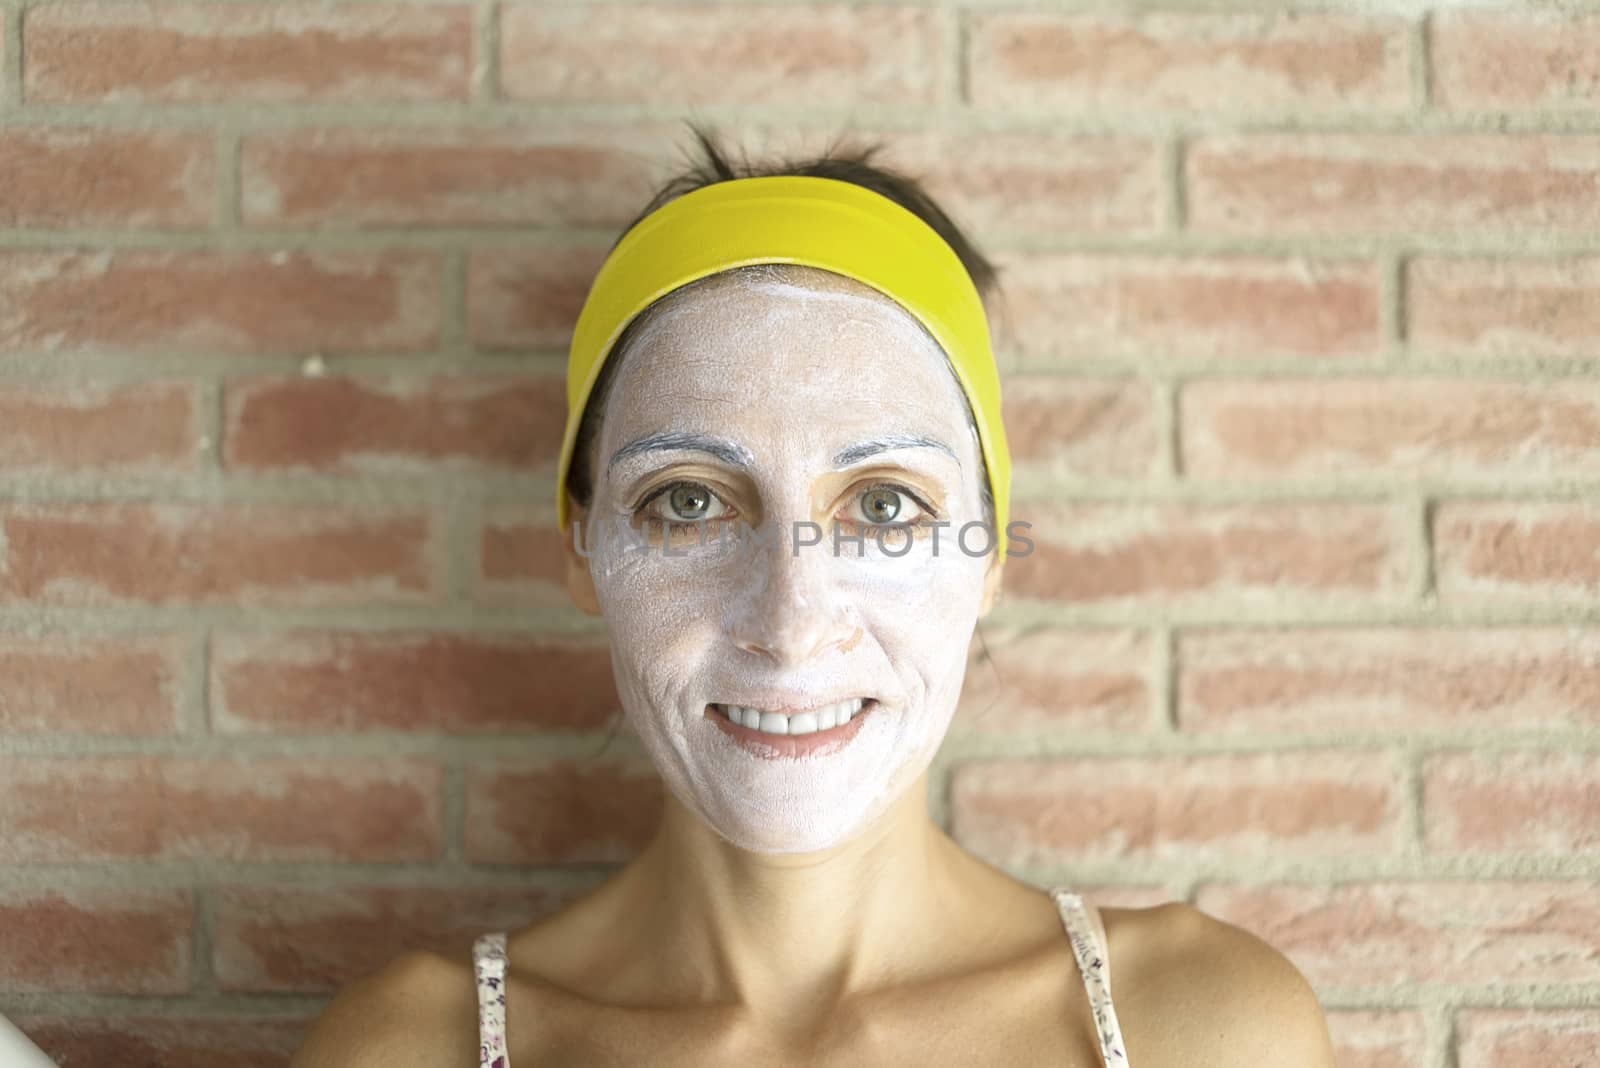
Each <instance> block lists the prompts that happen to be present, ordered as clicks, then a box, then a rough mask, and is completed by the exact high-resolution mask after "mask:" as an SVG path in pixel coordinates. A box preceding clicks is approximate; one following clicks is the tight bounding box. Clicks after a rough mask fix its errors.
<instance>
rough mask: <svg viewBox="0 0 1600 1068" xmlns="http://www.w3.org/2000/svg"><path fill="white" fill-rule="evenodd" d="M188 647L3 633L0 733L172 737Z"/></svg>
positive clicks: (165, 637) (146, 637)
mask: <svg viewBox="0 0 1600 1068" xmlns="http://www.w3.org/2000/svg"><path fill="white" fill-rule="evenodd" d="M187 645H188V639H187V638H186V637H185V636H184V635H182V634H177V633H171V634H148V633H147V634H112V635H104V636H99V635H83V634H68V633H46V634H43V635H41V636H37V637H35V636H33V635H29V634H22V633H7V634H3V635H0V734H57V733H59V734H121V735H161V734H175V733H177V731H178V729H179V728H178V714H179V713H178V705H179V702H180V701H181V700H182V697H181V689H182V685H183V674H184V669H183V662H184V656H185V649H186V647H187Z"/></svg>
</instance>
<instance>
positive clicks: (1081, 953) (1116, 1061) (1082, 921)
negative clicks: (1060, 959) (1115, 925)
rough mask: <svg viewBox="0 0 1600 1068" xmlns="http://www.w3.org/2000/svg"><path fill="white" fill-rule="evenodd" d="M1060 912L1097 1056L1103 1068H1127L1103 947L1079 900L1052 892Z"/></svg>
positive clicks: (1073, 895)
mask: <svg viewBox="0 0 1600 1068" xmlns="http://www.w3.org/2000/svg"><path fill="white" fill-rule="evenodd" d="M1050 896H1051V897H1052V898H1054V899H1055V903H1056V908H1057V909H1058V910H1060V912H1061V922H1062V924H1063V925H1064V926H1065V927H1066V929H1067V937H1068V939H1069V940H1070V941H1071V942H1072V952H1073V955H1074V956H1076V957H1077V958H1078V970H1079V971H1080V972H1082V973H1083V986H1084V989H1085V990H1086V991H1087V992H1088V995H1089V1008H1090V1009H1092V1010H1093V1011H1094V1026H1095V1030H1096V1031H1098V1032H1099V1035H1100V1057H1101V1059H1102V1060H1104V1061H1105V1064H1106V1068H1127V1065H1128V1055H1127V1053H1126V1052H1124V1050H1125V1047H1124V1045H1123V1042H1122V1028H1121V1027H1120V1026H1119V1025H1118V1023H1117V1010H1116V1009H1114V1008H1112V1006H1111V983H1110V978H1109V977H1110V962H1109V961H1108V960H1107V957H1106V951H1105V947H1104V946H1102V945H1101V944H1100V939H1099V938H1098V937H1096V934H1095V929H1094V924H1093V921H1091V920H1090V919H1089V914H1088V911H1087V909H1086V908H1085V907H1084V904H1083V898H1082V897H1080V896H1078V895H1077V894H1076V893H1074V892H1072V891H1071V890H1064V889H1060V888H1057V889H1053V890H1051V891H1050Z"/></svg>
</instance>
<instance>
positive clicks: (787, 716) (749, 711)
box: [706, 697, 878, 738]
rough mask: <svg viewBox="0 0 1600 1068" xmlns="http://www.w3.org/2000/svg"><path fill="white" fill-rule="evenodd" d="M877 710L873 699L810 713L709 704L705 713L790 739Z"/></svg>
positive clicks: (829, 706) (853, 700)
mask: <svg viewBox="0 0 1600 1068" xmlns="http://www.w3.org/2000/svg"><path fill="white" fill-rule="evenodd" d="M877 706H878V702H877V701H876V700H874V699H873V698H871V697H855V698H851V699H849V700H845V701H838V702H835V703H834V704H829V705H817V706H815V707H813V708H807V709H787V708H786V709H782V710H780V711H769V710H765V709H760V708H751V707H749V706H746V705H719V704H710V705H707V706H706V711H707V714H714V715H718V716H721V717H722V718H723V719H725V720H727V721H728V722H730V723H733V724H736V725H738V726H741V727H744V728H746V729H748V730H752V731H756V732H758V733H761V734H770V735H773V736H774V737H779V738H787V737H795V736H799V735H806V734H816V733H820V732H822V731H829V730H834V729H836V728H838V727H842V726H844V725H845V724H847V723H849V722H850V721H852V720H853V719H855V718H856V717H857V716H860V715H863V714H865V713H867V712H870V711H872V709H874V708H876V707H877Z"/></svg>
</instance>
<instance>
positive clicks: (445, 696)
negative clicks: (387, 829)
mask: <svg viewBox="0 0 1600 1068" xmlns="http://www.w3.org/2000/svg"><path fill="white" fill-rule="evenodd" d="M212 643H213V645H212V656H211V698H210V701H211V716H212V725H213V728H214V729H217V730H220V731H224V732H229V733H233V732H272V733H297V732H305V731H313V732H333V731H337V732H339V733H346V732H351V731H365V730H402V731H445V732H450V733H483V732H503V731H518V730H595V729H598V728H601V727H604V726H605V725H606V724H607V723H608V722H609V721H610V719H611V718H612V716H613V714H614V713H615V711H616V709H617V708H618V701H617V695H616V686H615V681H614V679H613V677H612V673H611V654H610V646H609V644H608V643H607V642H606V641H605V640H604V638H603V637H601V638H598V639H596V638H584V637H581V636H562V635H553V634H552V635H504V636H497V635H482V634H444V633H400V632H395V631H387V630H386V631H382V632H377V633H350V632H343V631H297V632H293V633H287V634H284V633H267V634H261V635H256V634H249V633H241V634H231V633H221V634H218V635H216V636H215V637H213V639H212Z"/></svg>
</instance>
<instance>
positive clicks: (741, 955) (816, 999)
mask: <svg viewBox="0 0 1600 1068" xmlns="http://www.w3.org/2000/svg"><path fill="white" fill-rule="evenodd" d="M1005 883H1010V884H1011V887H1010V888H1007V887H1005V886H1004V885H1003V884H1005ZM1016 886H1017V884H1016V883H1015V882H1014V881H1012V880H1010V879H1009V877H1007V876H1004V875H1003V874H1002V873H999V872H997V871H996V870H995V869H993V868H990V867H988V866H987V865H985V864H983V863H982V862H980V861H978V860H976V859H975V858H973V857H972V856H970V855H969V854H967V853H966V852H965V851H964V850H962V849H961V848H960V847H959V846H957V845H956V844H955V843H954V842H953V841H952V840H951V839H950V837H949V836H948V835H947V834H945V832H944V831H943V830H942V829H941V828H939V827H938V825H937V824H935V823H934V822H933V820H932V819H931V818H930V817H929V815H928V811H927V773H926V772H924V773H923V775H922V776H921V777H920V778H919V779H918V780H917V782H916V783H915V784H914V785H913V786H912V787H911V788H910V789H908V790H906V791H905V793H904V795H903V796H902V797H901V799H900V800H899V801H898V802H896V804H895V805H894V806H893V807H892V808H890V809H889V810H888V811H886V812H885V813H884V815H883V816H882V817H881V818H880V819H879V820H878V821H876V822H875V823H874V824H873V825H872V826H870V827H868V828H867V829H866V830H864V831H863V832H862V833H860V834H858V835H857V836H856V837H854V838H852V839H850V840H849V841H846V842H842V843H840V844H838V845H836V846H834V847H832V848H829V849H827V850H823V851H819V852H816V853H806V854H797V855H776V856H773V855H765V854H758V853H750V852H747V851H745V850H742V849H739V848H737V847H735V846H732V845H730V844H729V843H728V842H727V841H726V840H724V839H723V838H721V837H720V836H719V835H717V834H716V833H715V832H714V831H712V830H711V829H710V828H708V827H707V826H706V825H705V824H704V823H703V822H702V821H701V820H700V819H699V818H698V817H696V816H695V815H694V813H692V812H690V811H688V810H687V809H685V808H683V807H682V806H681V805H680V804H679V803H678V802H677V800H676V798H674V797H673V796H672V795H671V793H670V792H668V793H667V795H666V799H665V809H664V812H663V816H662V821H661V825H660V827H659V829H658V831H657V833H656V836H655V838H654V839H653V840H652V841H651V843H650V844H649V846H647V847H646V849H645V850H644V851H643V852H642V853H640V855H639V856H638V857H637V858H635V860H634V861H633V863H631V864H630V865H628V867H627V869H625V871H624V872H623V873H621V875H620V876H619V879H618V886H617V890H618V893H619V895H620V896H621V898H622V899H624V900H629V901H632V902H634V903H636V904H635V906H634V908H633V909H631V910H630V915H629V918H628V919H627V920H626V921H625V922H626V924H627V928H628V929H627V930H626V932H618V934H619V937H625V938H626V939H627V941H628V943H629V944H630V945H631V947H632V952H630V954H629V956H630V958H631V961H630V967H629V971H630V972H631V971H634V970H635V968H636V969H637V973H636V974H635V975H633V976H631V977H630V980H629V983H628V985H629V986H630V987H632V986H634V985H635V984H637V986H638V991H637V992H638V993H639V994H640V995H644V993H645V991H646V990H648V991H650V992H651V993H652V994H653V997H651V1000H655V999H657V998H660V997H662V996H663V995H667V994H668V993H670V995H671V996H673V997H676V998H681V999H683V1000H685V1001H689V1002H693V1003H697V1004H701V1005H707V1004H720V1005H729V1004H732V1005H738V1006H741V1007H742V1008H744V1009H745V1010H747V1011H748V1012H749V1013H750V1014H751V1015H752V1016H754V1017H756V1018H763V1019H769V1020H785V1021H790V1022H792V1023H795V1024H797V1025H798V1024H799V1023H800V1021H802V1020H804V1019H806V1018H816V1019H820V1018H824V1017H826V1016H827V1015H828V1013H829V1012H830V1011H832V1009H833V1007H834V1006H836V1005H837V1004H839V1003H840V1002H841V1001H844V1000H845V999H847V998H849V997H850V996H852V995H854V994H858V993H861V992H864V991H867V990H871V989H874V988H878V987H887V986H889V985H893V984H896V983H902V982H909V981H915V980H916V979H917V978H920V977H927V976H931V975H933V974H937V973H938V972H939V971H940V963H941V961H942V960H945V959H946V958H948V957H949V956H950V954H951V953H952V950H953V946H952V944H951V941H950V940H949V939H948V938H947V937H946V936H947V934H952V933H954V932H960V933H961V935H962V936H963V938H962V940H963V941H965V936H968V935H974V934H976V935H977V936H979V937H982V935H983V932H981V931H978V932H974V931H973V930H972V928H973V926H974V925H973V914H974V912H973V910H974V904H975V902H978V901H982V900H985V899H987V900H993V897H994V896H995V895H997V894H999V893H1001V892H1004V890H1006V889H1011V888H1015V887H1016ZM983 911H988V910H983ZM979 915H982V912H980V913H979Z"/></svg>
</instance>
